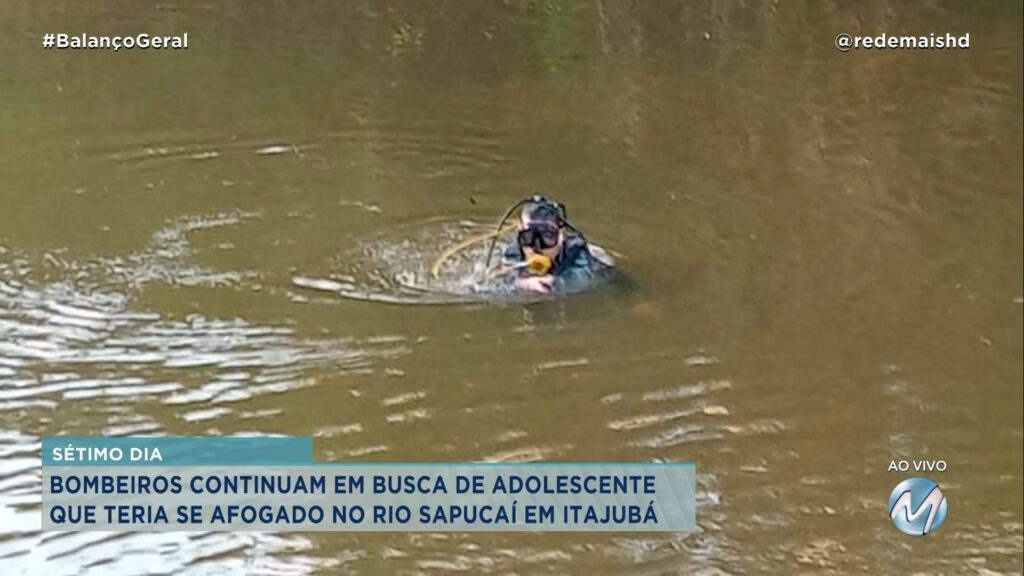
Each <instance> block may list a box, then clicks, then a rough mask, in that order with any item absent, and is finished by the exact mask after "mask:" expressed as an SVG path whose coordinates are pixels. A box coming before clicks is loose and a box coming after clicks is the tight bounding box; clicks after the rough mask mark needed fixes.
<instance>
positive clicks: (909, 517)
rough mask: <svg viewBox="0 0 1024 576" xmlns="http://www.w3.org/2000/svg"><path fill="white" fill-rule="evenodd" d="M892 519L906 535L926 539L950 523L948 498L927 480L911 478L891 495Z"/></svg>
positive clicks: (934, 484)
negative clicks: (947, 518) (947, 511)
mask: <svg viewBox="0 0 1024 576" xmlns="http://www.w3.org/2000/svg"><path fill="white" fill-rule="evenodd" d="M889 517H891V518H892V523H893V525H895V526H896V527H897V528H899V529H900V531H901V532H903V533H904V534H910V535H911V536H924V535H925V534H928V533H931V532H934V531H936V530H938V529H939V526H942V522H943V521H944V520H945V519H946V497H945V496H944V495H943V494H942V490H939V485H938V484H936V483H935V482H933V481H931V480H929V479H927V478H907V479H906V480H904V481H903V482H900V483H899V484H897V485H896V488H894V489H893V491H892V494H890V495H889Z"/></svg>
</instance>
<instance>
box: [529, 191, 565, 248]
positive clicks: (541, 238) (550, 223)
mask: <svg viewBox="0 0 1024 576" xmlns="http://www.w3.org/2000/svg"><path fill="white" fill-rule="evenodd" d="M563 215H564V212H563V211H562V209H561V208H560V206H559V205H558V204H555V203H553V202H550V201H542V202H531V203H529V204H527V205H525V206H523V211H522V212H521V213H520V215H519V224H518V229H519V235H518V237H517V238H518V241H519V247H520V248H522V250H523V254H525V255H526V257H527V258H529V257H530V256H531V255H533V254H543V255H544V256H547V257H548V258H551V259H554V258H555V257H556V256H558V253H559V251H561V249H562V242H564V241H565V219H564V216H563Z"/></svg>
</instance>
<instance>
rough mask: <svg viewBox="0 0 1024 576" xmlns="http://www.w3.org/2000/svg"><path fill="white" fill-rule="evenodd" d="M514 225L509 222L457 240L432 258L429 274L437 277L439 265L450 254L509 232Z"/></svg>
mask: <svg viewBox="0 0 1024 576" xmlns="http://www.w3.org/2000/svg"><path fill="white" fill-rule="evenodd" d="M515 227H516V225H515V224H511V225H509V226H506V227H504V228H502V229H500V230H494V231H491V232H487V233H486V234H478V235H476V236H470V237H469V238H466V239H465V240H463V241H462V242H459V243H458V244H456V245H454V246H452V247H451V248H448V249H447V250H445V251H444V252H442V253H441V255H440V256H438V257H437V260H434V265H433V266H432V267H431V268H430V273H431V275H433V276H434V278H435V279H436V278H437V277H438V275H439V274H440V273H441V266H442V265H443V264H444V263H445V261H446V260H448V259H449V258H451V257H452V256H454V255H456V254H458V253H459V252H461V251H463V250H465V249H466V248H469V247H470V246H472V245H474V244H479V243H480V242H483V241H484V240H490V239H491V238H494V237H495V236H500V235H502V234H504V233H505V232H509V231H511V230H514V229H515Z"/></svg>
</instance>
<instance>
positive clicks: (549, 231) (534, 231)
mask: <svg viewBox="0 0 1024 576" xmlns="http://www.w3.org/2000/svg"><path fill="white" fill-rule="evenodd" d="M558 240H559V229H558V226H556V225H555V224H553V223H550V222H531V223H530V225H529V227H527V228H526V229H524V230H520V231H519V237H518V241H519V245H520V246H522V247H524V248H533V249H534V250H547V249H549V248H554V247H555V246H558Z"/></svg>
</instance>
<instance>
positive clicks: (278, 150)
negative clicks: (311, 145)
mask: <svg viewBox="0 0 1024 576" xmlns="http://www.w3.org/2000/svg"><path fill="white" fill-rule="evenodd" d="M292 150H294V147H292V146H282V145H280V144H275V145H273V146H264V147H263V148H260V149H259V150H257V151H256V153H257V154H259V155H260V156H271V155H274V154H287V153H288V152H291V151H292Z"/></svg>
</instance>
